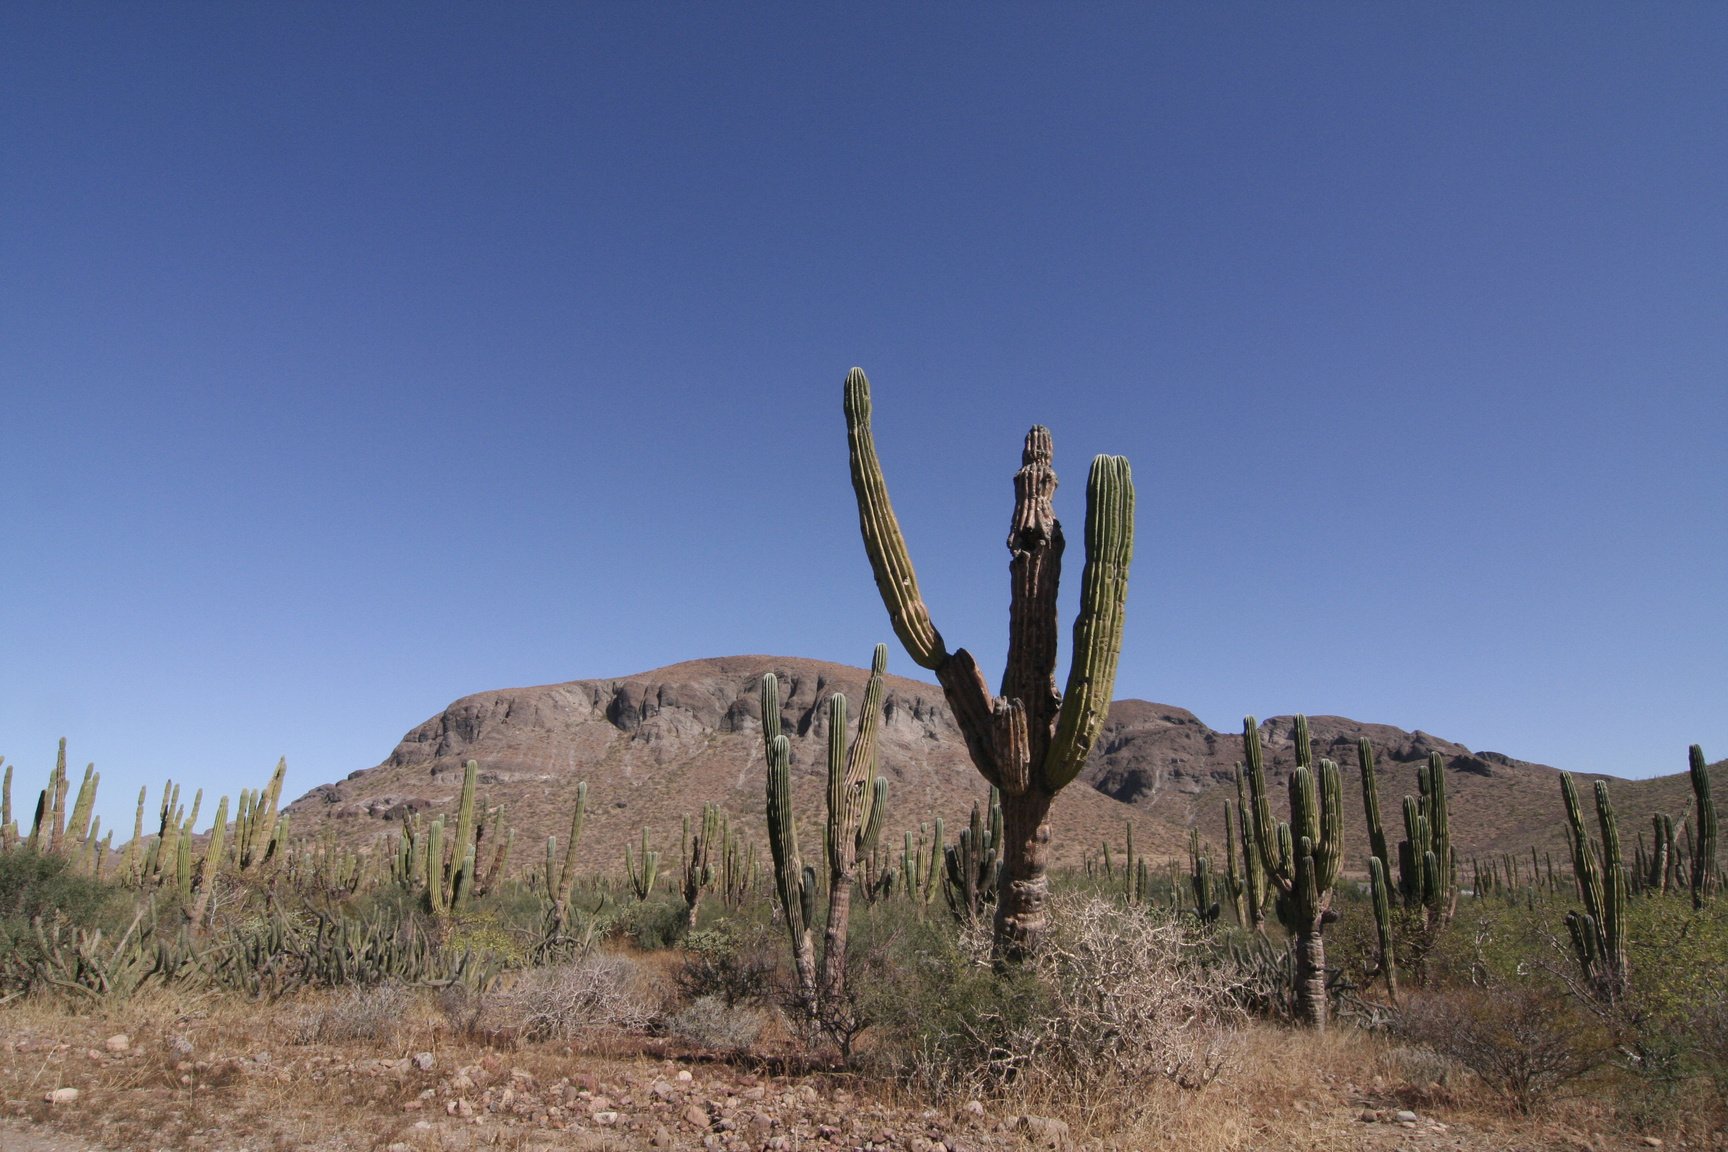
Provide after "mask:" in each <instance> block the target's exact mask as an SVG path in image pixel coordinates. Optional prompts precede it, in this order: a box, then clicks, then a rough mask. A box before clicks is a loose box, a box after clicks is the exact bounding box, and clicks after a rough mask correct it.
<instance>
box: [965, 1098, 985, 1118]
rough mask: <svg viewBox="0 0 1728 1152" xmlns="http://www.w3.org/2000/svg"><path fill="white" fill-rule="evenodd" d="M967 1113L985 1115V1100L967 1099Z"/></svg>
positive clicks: (969, 1114)
mask: <svg viewBox="0 0 1728 1152" xmlns="http://www.w3.org/2000/svg"><path fill="white" fill-rule="evenodd" d="M966 1114H967V1115H968V1116H982V1115H984V1101H982V1100H968V1101H966Z"/></svg>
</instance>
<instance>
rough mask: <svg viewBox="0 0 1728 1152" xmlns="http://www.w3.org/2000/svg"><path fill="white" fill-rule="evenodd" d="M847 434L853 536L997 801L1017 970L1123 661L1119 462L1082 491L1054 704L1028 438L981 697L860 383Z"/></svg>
mask: <svg viewBox="0 0 1728 1152" xmlns="http://www.w3.org/2000/svg"><path fill="white" fill-rule="evenodd" d="M844 407H845V414H846V430H847V437H848V442H849V445H850V458H851V473H852V488H853V492H854V494H855V496H856V497H857V502H858V517H859V527H860V530H861V533H862V535H863V538H864V550H865V552H866V554H867V555H868V557H869V559H870V566H871V570H872V572H873V573H874V575H875V578H876V587H877V590H878V591H879V592H880V593H881V596H882V601H883V604H884V605H885V606H886V607H887V609H888V617H889V620H890V622H891V623H892V624H893V627H894V634H895V635H896V636H898V637H899V638H900V642H901V643H902V644H903V645H904V646H905V648H906V651H907V653H908V655H910V656H911V657H912V659H913V660H914V661H916V662H917V663H918V664H919V665H920V666H921V667H924V668H928V669H930V670H931V671H932V672H934V673H935V674H936V678H937V680H938V681H939V682H940V683H941V685H942V691H943V694H944V696H945V697H946V698H947V701H948V707H949V709H950V710H951V711H952V712H953V714H954V719H955V722H956V723H957V724H958V725H959V727H960V730H961V732H962V733H963V734H964V736H965V738H966V749H967V752H968V753H969V754H970V756H971V759H972V763H973V765H974V766H975V767H977V769H978V771H979V773H980V774H981V775H982V776H983V777H984V779H985V780H986V781H988V782H989V783H990V784H991V785H992V786H994V787H996V788H999V789H1001V792H1002V809H1003V822H1004V836H1003V842H1002V864H1003V884H1002V892H1001V896H1000V898H999V899H998V901H997V905H996V922H995V941H996V953H997V956H998V958H999V959H1002V960H1016V959H1019V958H1021V957H1023V956H1024V955H1025V954H1026V953H1027V952H1028V951H1029V950H1031V949H1032V948H1035V947H1036V946H1037V943H1038V940H1039V938H1040V936H1041V935H1042V934H1043V932H1044V930H1045V925H1046V922H1047V917H1046V913H1045V903H1046V901H1047V899H1048V894H1049V879H1048V876H1047V874H1046V872H1047V852H1048V844H1049V839H1050V828H1049V823H1048V816H1049V811H1050V803H1051V800H1052V799H1053V798H1054V797H1055V795H1056V793H1057V792H1058V791H1059V790H1060V789H1062V788H1063V787H1064V786H1066V785H1067V784H1068V783H1069V782H1070V781H1071V780H1073V779H1074V777H1075V776H1076V775H1077V774H1078V773H1079V771H1080V768H1081V766H1082V765H1083V764H1084V763H1085V760H1086V756H1087V753H1089V752H1090V751H1091V750H1092V745H1093V743H1094V742H1095V741H1096V740H1097V737H1098V733H1099V731H1100V730H1101V729H1102V728H1103V725H1104V718H1105V716H1106V714H1107V713H1108V711H1109V708H1110V696H1111V691H1112V689H1113V688H1114V686H1115V679H1116V662H1117V657H1118V656H1119V654H1120V652H1121V648H1122V625H1123V613H1124V606H1125V604H1126V601H1127V588H1128V566H1129V561H1130V559H1131V557H1132V554H1133V540H1134V535H1133V534H1134V527H1133V524H1134V484H1133V479H1132V477H1131V475H1130V473H1129V468H1128V462H1127V461H1126V460H1125V459H1123V458H1121V457H1119V456H1099V457H1098V458H1097V459H1095V460H1094V461H1093V462H1092V469H1091V474H1090V476H1089V478H1088V480H1087V487H1086V565H1085V571H1084V573H1083V574H1082V577H1081V579H1082V591H1081V598H1080V614H1079V617H1078V618H1077V619H1076V621H1075V624H1074V652H1073V655H1072V657H1071V664H1070V667H1069V673H1068V682H1067V690H1066V692H1064V693H1058V692H1057V691H1056V682H1055V669H1056V643H1057V631H1058V629H1057V620H1056V592H1057V585H1058V582H1059V580H1060V575H1061V563H1062V551H1063V536H1062V527H1061V524H1060V523H1059V522H1058V521H1057V519H1056V514H1055V507H1054V504H1053V497H1054V494H1055V490H1056V473H1055V471H1054V470H1053V469H1052V468H1051V440H1050V433H1049V430H1048V429H1046V428H1043V427H1034V428H1033V429H1032V430H1031V431H1030V432H1028V433H1027V435H1026V444H1025V448H1024V451H1023V452H1022V455H1021V468H1020V471H1019V472H1018V473H1017V474H1016V475H1015V478H1014V492H1015V502H1014V515H1013V519H1012V522H1011V527H1010V530H1009V537H1008V547H1009V551H1010V553H1011V555H1012V557H1013V558H1012V561H1011V562H1010V566H1009V570H1010V581H1011V587H1012V595H1011V599H1010V604H1009V642H1008V659H1007V668H1006V669H1005V671H1004V673H1003V677H1002V691H1001V694H1000V695H999V696H994V697H993V696H992V695H991V694H990V691H989V689H988V688H987V687H986V686H985V683H984V678H983V676H982V674H981V673H980V672H979V669H978V665H977V662H976V661H975V660H974V659H973V658H972V656H971V654H970V653H969V652H967V651H966V650H965V649H964V648H961V649H957V650H955V651H954V652H952V653H950V652H949V651H948V650H947V647H946V645H945V644H944V643H943V641H942V636H941V634H940V633H939V632H938V631H937V630H936V627H935V625H934V624H933V623H932V621H931V618H930V612H929V609H928V607H927V606H926V605H925V603H924V599H923V596H922V595H921V594H920V592H919V590H918V578H917V575H916V573H915V572H914V570H913V567H912V561H911V557H910V556H909V554H908V553H907V550H906V541H905V538H904V536H903V535H902V534H901V532H900V526H899V522H898V521H897V520H896V518H895V516H894V509H893V505H892V504H891V503H890V502H889V499H888V489H887V483H886V481H885V480H884V479H883V476H882V466H881V462H880V461H879V460H878V459H877V456H876V447H875V442H874V440H873V438H872V436H871V432H870V382H869V381H868V380H867V379H866V378H865V376H864V372H863V371H862V370H861V369H858V368H854V369H852V371H851V372H850V373H849V374H848V375H847V377H846V385H845V405H844Z"/></svg>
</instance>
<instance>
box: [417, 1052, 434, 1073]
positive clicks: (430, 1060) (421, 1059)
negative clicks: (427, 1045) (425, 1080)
mask: <svg viewBox="0 0 1728 1152" xmlns="http://www.w3.org/2000/svg"><path fill="white" fill-rule="evenodd" d="M414 1066H415V1067H416V1068H418V1069H420V1071H422V1072H430V1071H432V1069H434V1068H436V1067H437V1066H438V1058H437V1057H436V1056H434V1055H432V1053H430V1052H416V1053H414Z"/></svg>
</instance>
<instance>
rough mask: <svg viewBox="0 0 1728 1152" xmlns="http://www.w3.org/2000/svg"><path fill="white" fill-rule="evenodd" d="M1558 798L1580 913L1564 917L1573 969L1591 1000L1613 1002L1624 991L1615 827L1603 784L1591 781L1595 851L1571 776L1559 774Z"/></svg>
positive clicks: (1621, 881)
mask: <svg viewBox="0 0 1728 1152" xmlns="http://www.w3.org/2000/svg"><path fill="white" fill-rule="evenodd" d="M1560 795H1561V798H1562V799H1564V801H1565V802H1566V839H1567V841H1568V842H1569V843H1570V844H1571V847H1572V875H1573V878H1574V879H1575V880H1576V881H1577V884H1578V896H1579V898H1580V899H1581V900H1583V901H1584V911H1583V912H1582V913H1578V912H1568V913H1566V930H1567V932H1568V933H1569V934H1570V935H1571V937H1572V951H1573V954H1574V956H1575V957H1576V959H1577V961H1578V968H1579V970H1580V971H1581V972H1582V973H1583V974H1584V978H1585V979H1586V980H1587V981H1589V983H1590V985H1591V987H1592V988H1593V989H1594V991H1595V993H1596V995H1598V996H1599V997H1601V998H1602V999H1603V1000H1605V1001H1608V1002H1609V1003H1612V1002H1614V1001H1617V1000H1619V999H1620V997H1621V995H1622V994H1623V993H1624V992H1625V990H1626V976H1627V964H1626V952H1627V949H1626V943H1627V940H1626V903H1627V897H1628V892H1627V887H1628V885H1627V880H1626V866H1625V864H1624V863H1623V862H1622V860H1621V856H1620V827H1619V824H1618V822H1617V821H1616V820H1615V818H1614V805H1613V804H1612V803H1610V802H1609V799H1608V785H1607V784H1606V783H1604V782H1603V781H1601V780H1598V781H1596V823H1597V826H1598V827H1599V828H1600V829H1601V832H1602V841H1601V844H1600V847H1599V848H1598V847H1597V846H1594V845H1592V844H1591V843H1590V834H1589V833H1588V832H1586V831H1585V829H1584V813H1583V811H1582V810H1581V809H1580V808H1579V805H1578V790H1577V789H1576V788H1574V787H1573V785H1572V774H1571V773H1570V772H1562V773H1560Z"/></svg>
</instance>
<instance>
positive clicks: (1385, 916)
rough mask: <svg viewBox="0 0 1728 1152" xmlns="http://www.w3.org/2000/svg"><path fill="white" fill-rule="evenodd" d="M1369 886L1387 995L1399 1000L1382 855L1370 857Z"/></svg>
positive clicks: (1396, 960)
mask: <svg viewBox="0 0 1728 1152" xmlns="http://www.w3.org/2000/svg"><path fill="white" fill-rule="evenodd" d="M1368 888H1369V894H1370V895H1371V896H1372V897H1373V900H1374V930H1375V932H1376V934H1377V935H1378V936H1379V937H1380V974H1381V975H1382V976H1384V977H1385V978H1386V995H1388V996H1390V997H1391V998H1392V1002H1393V1003H1394V1004H1396V1003H1397V1002H1398V958H1397V955H1396V953H1395V952H1394V950H1393V947H1392V902H1391V898H1390V897H1389V896H1388V895H1387V892H1388V889H1390V888H1391V881H1390V880H1389V879H1388V878H1387V876H1386V861H1385V859H1384V858H1382V857H1380V856H1370V857H1368Z"/></svg>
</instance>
